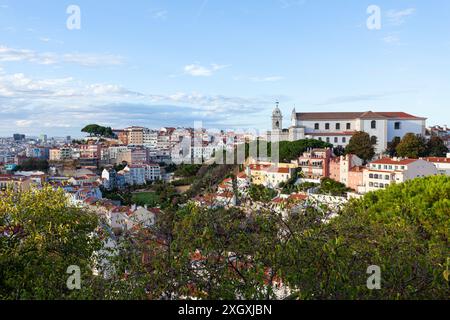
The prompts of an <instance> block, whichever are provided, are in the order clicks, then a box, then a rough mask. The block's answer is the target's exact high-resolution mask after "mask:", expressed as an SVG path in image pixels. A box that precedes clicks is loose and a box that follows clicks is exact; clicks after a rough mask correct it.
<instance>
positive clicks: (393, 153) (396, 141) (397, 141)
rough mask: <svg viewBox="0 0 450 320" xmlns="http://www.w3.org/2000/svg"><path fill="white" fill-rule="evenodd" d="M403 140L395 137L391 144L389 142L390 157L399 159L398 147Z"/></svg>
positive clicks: (387, 150) (387, 151) (388, 152)
mask: <svg viewBox="0 0 450 320" xmlns="http://www.w3.org/2000/svg"><path fill="white" fill-rule="evenodd" d="M401 141H402V139H401V138H400V137H395V138H394V139H393V140H392V141H391V142H388V144H387V149H386V153H387V154H388V155H389V156H390V157H397V156H398V154H397V146H398V145H399V144H400V142H401Z"/></svg>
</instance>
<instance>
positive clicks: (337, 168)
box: [329, 154, 365, 190]
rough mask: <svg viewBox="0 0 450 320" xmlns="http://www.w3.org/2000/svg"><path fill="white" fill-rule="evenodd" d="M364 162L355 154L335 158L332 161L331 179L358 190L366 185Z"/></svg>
mask: <svg viewBox="0 0 450 320" xmlns="http://www.w3.org/2000/svg"><path fill="white" fill-rule="evenodd" d="M364 169H365V167H363V160H362V159H360V158H359V157H357V156H356V155H353V154H348V155H346V156H341V157H338V158H333V159H332V160H331V161H330V175H329V178H331V179H333V180H335V181H337V182H340V183H343V184H345V185H346V186H347V187H348V188H350V189H353V190H358V189H359V188H360V187H362V186H363V185H364V181H363V180H364V179H363V178H364Z"/></svg>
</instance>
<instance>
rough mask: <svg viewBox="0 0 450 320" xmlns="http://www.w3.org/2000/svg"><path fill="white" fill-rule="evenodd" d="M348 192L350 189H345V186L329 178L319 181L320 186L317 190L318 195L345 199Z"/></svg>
mask: <svg viewBox="0 0 450 320" xmlns="http://www.w3.org/2000/svg"><path fill="white" fill-rule="evenodd" d="M349 191H351V189H350V188H347V186H346V185H345V184H343V183H340V182H337V181H335V180H333V179H330V178H323V179H321V180H320V186H319V188H318V193H321V194H327V195H331V196H336V197H345V196H346V195H347V192H349Z"/></svg>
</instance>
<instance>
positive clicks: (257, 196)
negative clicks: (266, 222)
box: [248, 184, 277, 203]
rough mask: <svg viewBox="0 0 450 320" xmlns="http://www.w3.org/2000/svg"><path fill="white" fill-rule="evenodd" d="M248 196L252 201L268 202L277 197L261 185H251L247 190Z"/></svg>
mask: <svg viewBox="0 0 450 320" xmlns="http://www.w3.org/2000/svg"><path fill="white" fill-rule="evenodd" d="M248 194H249V196H250V198H251V199H252V200H253V201H260V202H266V203H267V202H270V201H271V200H272V199H273V198H275V197H276V196H277V192H276V191H275V190H273V189H270V188H266V187H264V186H262V185H257V184H252V185H251V186H250V188H249V190H248Z"/></svg>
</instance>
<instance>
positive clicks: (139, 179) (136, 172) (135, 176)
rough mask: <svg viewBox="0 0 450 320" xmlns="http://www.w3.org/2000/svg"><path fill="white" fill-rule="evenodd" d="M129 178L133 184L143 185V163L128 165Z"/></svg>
mask: <svg viewBox="0 0 450 320" xmlns="http://www.w3.org/2000/svg"><path fill="white" fill-rule="evenodd" d="M127 168H128V170H129V172H130V178H131V181H132V183H131V184H133V185H143V184H145V182H146V175H145V173H146V172H145V171H146V166H145V165H129V166H128V167H127Z"/></svg>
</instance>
